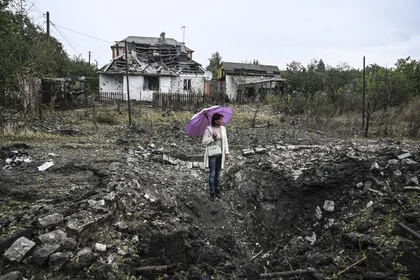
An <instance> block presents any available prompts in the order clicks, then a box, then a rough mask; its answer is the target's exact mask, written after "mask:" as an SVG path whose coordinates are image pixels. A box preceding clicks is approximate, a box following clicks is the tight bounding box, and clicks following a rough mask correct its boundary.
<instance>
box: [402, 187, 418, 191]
mask: <svg viewBox="0 0 420 280" xmlns="http://www.w3.org/2000/svg"><path fill="white" fill-rule="evenodd" d="M403 190H405V191H420V187H405V188H404V189H403Z"/></svg>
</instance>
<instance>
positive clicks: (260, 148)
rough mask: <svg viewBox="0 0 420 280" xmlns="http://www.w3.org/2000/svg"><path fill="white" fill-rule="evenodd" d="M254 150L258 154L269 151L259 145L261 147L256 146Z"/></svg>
mask: <svg viewBox="0 0 420 280" xmlns="http://www.w3.org/2000/svg"><path fill="white" fill-rule="evenodd" d="M254 151H255V153H256V154H264V153H265V152H266V151H267V149H266V148H263V147H261V146H259V147H256V148H255V149H254Z"/></svg>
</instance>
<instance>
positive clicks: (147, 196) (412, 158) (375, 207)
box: [0, 124, 420, 279]
mask: <svg viewBox="0 0 420 280" xmlns="http://www.w3.org/2000/svg"><path fill="white" fill-rule="evenodd" d="M169 125H170V128H171V129H168V127H163V128H157V129H156V130H153V131H150V133H149V134H145V133H143V130H138V131H137V130H127V131H125V132H124V133H120V134H117V135H116V138H114V140H115V141H114V142H113V143H114V144H112V145H107V146H100V147H93V146H89V145H70V144H66V145H61V146H60V147H58V148H56V149H55V150H54V151H51V150H49V149H48V148H42V146H40V145H37V146H36V147H32V146H31V145H29V146H19V147H17V146H15V147H14V146H8V147H3V148H2V149H1V151H2V152H1V155H2V156H1V159H2V169H1V171H0V186H1V187H0V193H1V195H2V196H1V206H0V207H1V212H0V213H1V214H0V253H1V255H2V258H1V261H0V274H1V275H6V274H8V275H9V276H10V277H15V276H16V275H17V276H16V277H17V278H10V279H22V278H21V277H25V278H27V279H31V277H33V276H34V277H38V278H37V279H74V278H75V277H79V278H81V279H85V278H86V279H88V278H93V279H163V278H165V279H235V278H243V279H259V278H277V279H278V278H280V277H282V279H289V278H290V279H291V278H295V277H299V279H333V278H340V277H341V279H404V278H403V277H405V279H416V277H417V275H420V272H419V268H418V266H417V265H416V263H418V260H417V259H418V257H417V254H416V251H418V241H417V238H418V235H416V232H418V230H419V227H420V212H419V211H420V207H419V205H420V204H419V203H420V196H419V193H420V188H419V187H418V184H419V182H418V177H417V176H418V173H419V164H418V161H419V160H420V154H419V146H418V144H416V143H409V142H394V141H377V142H368V141H354V142H350V141H329V143H328V144H323V143H325V138H323V137H326V136H324V135H318V136H316V135H314V134H311V133H301V134H294V135H290V134H287V133H285V132H284V131H280V130H279V129H278V127H270V128H261V129H259V130H258V129H257V130H256V129H250V130H248V131H246V130H243V129H232V130H231V131H230V138H231V142H230V143H231V151H232V160H231V161H230V162H229V164H228V165H227V168H226V169H225V170H224V173H223V178H222V183H223V192H222V198H221V199H216V201H214V202H211V201H210V200H209V198H208V191H207V184H206V182H207V174H206V172H205V170H203V168H202V162H201V161H202V157H201V152H202V148H201V146H200V143H199V139H190V138H187V137H185V135H183V134H182V127H180V126H179V125H178V126H176V125H175V126H174V125H173V124H169ZM139 131H140V132H139ZM163 133H169V134H170V135H172V136H173V137H172V136H171V137H168V136H166V137H162V135H163ZM294 133H295V132H294ZM256 134H257V135H259V136H261V137H258V138H255V137H254V136H255V135H256ZM73 137H79V136H73ZM80 137H81V136H80ZM264 137H265V138H264ZM76 139H77V138H76ZM166 139H171V140H166ZM261 139H266V140H261ZM73 141H74V140H73ZM181 151H185V152H181ZM17 157H25V158H30V159H31V160H30V161H28V160H27V161H25V160H22V161H21V162H20V163H19V164H16V165H11V164H10V162H11V161H10V160H9V161H7V160H8V159H10V158H17ZM47 162H51V163H52V165H51V166H49V167H48V168H46V169H45V170H43V171H40V169H39V167H40V166H42V165H43V164H45V163H47ZM3 167H5V168H3ZM410 229H411V230H413V231H414V232H411V233H410ZM11 273H12V274H11ZM19 275H20V276H19ZM74 275H76V276H74ZM3 277H6V276H3ZM19 277H20V278H19ZM130 277H131V278H130ZM5 279H9V278H5ZM34 279H36V278H34ZM295 279H296V278H295Z"/></svg>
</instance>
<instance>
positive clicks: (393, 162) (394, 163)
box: [388, 159, 400, 170]
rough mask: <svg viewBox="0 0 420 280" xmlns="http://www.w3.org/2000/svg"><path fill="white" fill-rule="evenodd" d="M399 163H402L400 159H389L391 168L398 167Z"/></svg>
mask: <svg viewBox="0 0 420 280" xmlns="http://www.w3.org/2000/svg"><path fill="white" fill-rule="evenodd" d="M399 164H400V161H399V160H398V159H390V160H388V167H389V168H390V169H391V170H394V169H396V168H397V167H398V165H399Z"/></svg>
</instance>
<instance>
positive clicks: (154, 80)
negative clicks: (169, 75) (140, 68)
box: [144, 77, 159, 90]
mask: <svg viewBox="0 0 420 280" xmlns="http://www.w3.org/2000/svg"><path fill="white" fill-rule="evenodd" d="M144 89H149V90H158V89H159V77H144Z"/></svg>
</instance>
